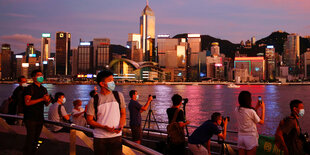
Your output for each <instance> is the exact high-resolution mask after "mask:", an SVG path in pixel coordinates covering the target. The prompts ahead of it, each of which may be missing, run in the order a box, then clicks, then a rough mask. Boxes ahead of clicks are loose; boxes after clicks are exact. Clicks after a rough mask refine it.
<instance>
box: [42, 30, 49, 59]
mask: <svg viewBox="0 0 310 155" xmlns="http://www.w3.org/2000/svg"><path fill="white" fill-rule="evenodd" d="M50 53H51V34H50V33H42V41H41V62H43V61H47V60H48V58H49V57H50Z"/></svg>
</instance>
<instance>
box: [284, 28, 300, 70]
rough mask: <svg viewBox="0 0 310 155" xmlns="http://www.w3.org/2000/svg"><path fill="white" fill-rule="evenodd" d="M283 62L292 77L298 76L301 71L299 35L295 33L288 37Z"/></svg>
mask: <svg viewBox="0 0 310 155" xmlns="http://www.w3.org/2000/svg"><path fill="white" fill-rule="evenodd" d="M283 61H284V64H285V65H287V66H288V67H289V73H290V74H291V75H296V74H298V72H299V69H300V45H299V35H297V34H294V33H293V34H290V35H288V36H287V40H286V42H285V43H284V54H283Z"/></svg>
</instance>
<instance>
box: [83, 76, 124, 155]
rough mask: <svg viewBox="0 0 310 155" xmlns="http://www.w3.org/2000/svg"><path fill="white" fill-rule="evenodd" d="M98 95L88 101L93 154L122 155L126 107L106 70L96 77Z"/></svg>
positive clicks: (88, 118) (121, 95) (122, 97)
mask: <svg viewBox="0 0 310 155" xmlns="http://www.w3.org/2000/svg"><path fill="white" fill-rule="evenodd" d="M97 84H98V85H99V86H100V89H101V90H100V93H98V94H97V95H95V96H94V97H93V98H91V99H90V100H89V103H88V106H87V123H88V124H89V125H91V126H93V127H94V128H95V129H94V132H93V134H94V144H93V145H94V153H95V155H99V154H100V155H102V154H113V155H121V154H122V130H123V127H124V125H125V123H126V106H125V99H124V96H123V94H122V93H120V92H117V91H114V89H115V83H114V78H113V73H112V72H111V71H108V70H104V71H101V72H100V73H98V75H97Z"/></svg>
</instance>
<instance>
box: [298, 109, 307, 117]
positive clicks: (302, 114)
mask: <svg viewBox="0 0 310 155" xmlns="http://www.w3.org/2000/svg"><path fill="white" fill-rule="evenodd" d="M304 114H305V109H300V110H299V113H298V116H299V117H302V116H304Z"/></svg>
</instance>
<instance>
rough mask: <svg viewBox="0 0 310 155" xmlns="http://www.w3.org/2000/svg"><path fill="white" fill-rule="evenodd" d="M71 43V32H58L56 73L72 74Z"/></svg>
mask: <svg viewBox="0 0 310 155" xmlns="http://www.w3.org/2000/svg"><path fill="white" fill-rule="evenodd" d="M70 44H71V34H70V33H69V32H56V74H59V75H70V74H71V67H70Z"/></svg>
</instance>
